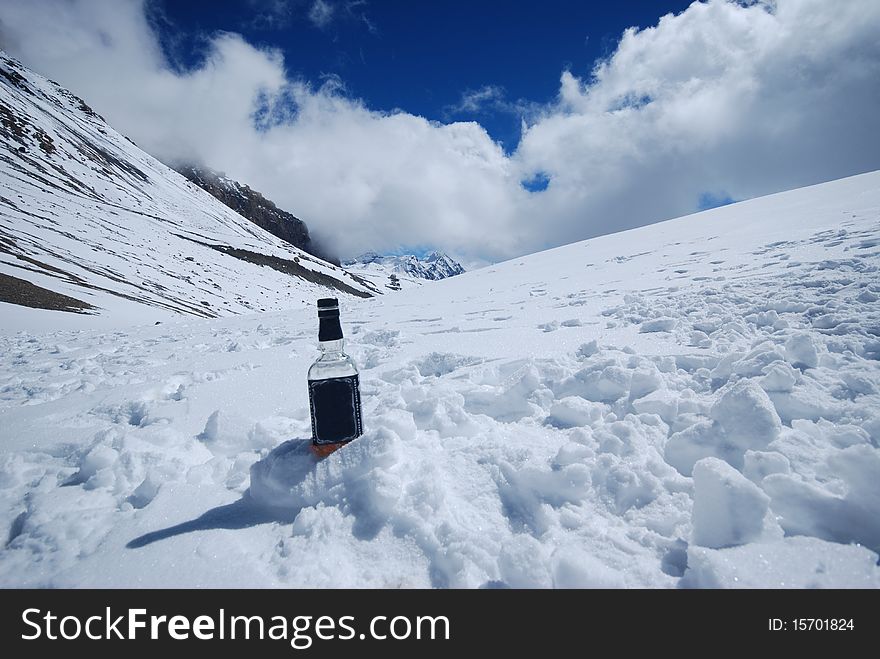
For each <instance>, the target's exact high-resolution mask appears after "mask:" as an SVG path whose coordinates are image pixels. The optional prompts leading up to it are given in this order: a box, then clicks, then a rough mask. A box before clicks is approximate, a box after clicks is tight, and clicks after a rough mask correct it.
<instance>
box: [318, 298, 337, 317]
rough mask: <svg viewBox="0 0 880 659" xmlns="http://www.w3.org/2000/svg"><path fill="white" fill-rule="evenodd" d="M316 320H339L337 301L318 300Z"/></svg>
mask: <svg viewBox="0 0 880 659" xmlns="http://www.w3.org/2000/svg"><path fill="white" fill-rule="evenodd" d="M318 318H339V300H337V299H336V298H335V297H323V298H321V299H320V300H318Z"/></svg>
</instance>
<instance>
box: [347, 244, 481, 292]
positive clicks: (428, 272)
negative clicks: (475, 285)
mask: <svg viewBox="0 0 880 659" xmlns="http://www.w3.org/2000/svg"><path fill="white" fill-rule="evenodd" d="M343 265H344V266H345V267H346V269H348V270H350V271H351V272H355V273H357V274H358V276H360V277H363V278H364V279H365V280H367V281H371V282H373V284H374V285H376V286H382V285H384V286H385V288H389V289H391V290H401V289H403V288H409V287H411V286H420V285H422V284H423V283H424V280H429V281H437V280H440V279H446V278H448V277H454V276H455V275H460V274H462V273H463V272H464V271H465V270H464V268H463V267H462V266H461V264H460V263H458V262H457V261H455V260H454V259H452V258H451V257H450V256H449V255H447V254H444V253H443V252H436V251H435V252H431V253H430V254H427V255H426V256H423V257H422V258H419V257H417V256H414V255H413V254H404V255H402V256H381V255H379V254H377V253H376V252H366V253H364V254H361V255H360V256H358V257H357V258H354V259H350V260H348V261H345V263H344V264H343Z"/></svg>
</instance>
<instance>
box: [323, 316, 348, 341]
mask: <svg viewBox="0 0 880 659" xmlns="http://www.w3.org/2000/svg"><path fill="white" fill-rule="evenodd" d="M318 341H320V342H321V343H333V342H335V341H342V326H341V325H340V324H339V313H338V312H337V313H336V314H334V315H329V314H328V315H327V316H322V317H319V320H318Z"/></svg>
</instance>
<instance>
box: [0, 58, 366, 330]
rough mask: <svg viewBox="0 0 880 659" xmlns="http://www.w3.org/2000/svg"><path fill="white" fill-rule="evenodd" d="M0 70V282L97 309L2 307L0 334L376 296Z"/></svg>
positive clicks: (39, 83)
mask: <svg viewBox="0 0 880 659" xmlns="http://www.w3.org/2000/svg"><path fill="white" fill-rule="evenodd" d="M0 70H2V72H3V74H4V75H2V76H0V113H2V115H3V122H0V190H2V192H0V275H8V276H12V277H16V278H19V279H24V280H26V281H29V282H30V283H32V284H35V285H37V286H39V287H41V288H44V289H48V290H50V291H54V292H58V293H61V294H64V295H66V296H68V297H73V298H74V299H76V300H80V301H81V302H85V303H87V304H89V305H92V306H93V307H96V309H93V310H90V311H89V312H88V315H86V314H77V313H70V312H64V311H48V310H44V309H36V308H33V309H32V308H27V307H16V306H13V305H11V304H7V303H6V302H0V313H2V314H3V318H4V322H3V326H4V327H5V328H7V329H12V328H15V329H30V328H33V327H44V328H59V327H67V328H71V329H80V328H95V327H105V328H114V327H119V326H120V325H121V324H129V325H143V324H147V323H154V322H157V321H158V322H167V321H169V320H171V319H173V318H175V317H177V316H178V315H179V314H187V315H192V316H195V317H202V318H205V317H208V318H210V317H218V316H229V315H235V314H242V313H254V312H258V311H261V310H263V311H267V310H281V309H290V308H304V307H310V306H311V305H313V304H314V301H315V300H316V299H317V298H320V297H325V296H327V295H333V296H338V295H344V296H347V295H349V294H358V293H359V294H362V295H370V294H374V293H381V292H382V291H377V290H375V289H374V288H373V287H372V286H370V285H369V284H368V283H365V282H362V281H359V280H358V279H356V278H355V277H353V276H352V275H351V274H350V273H347V272H345V271H344V270H343V269H341V268H337V267H336V266H333V265H331V264H329V263H326V262H324V261H321V260H320V259H317V258H315V257H313V256H311V255H310V254H307V253H305V252H303V251H302V250H300V249H297V248H295V247H293V246H292V245H290V244H288V243H286V242H284V241H283V240H281V239H279V238H276V237H275V236H273V235H272V234H270V233H268V232H266V231H263V230H262V229H260V228H259V227H257V226H256V225H255V224H253V223H251V222H250V221H248V220H246V219H245V218H243V217H242V216H240V215H238V214H237V213H235V212H234V211H232V210H230V209H229V208H227V207H226V206H224V205H223V204H222V203H221V202H219V201H217V200H216V199H214V198H213V197H212V196H211V195H210V194H208V193H207V192H205V191H204V190H202V189H200V188H198V187H197V186H195V185H194V184H192V183H190V182H189V181H187V180H186V179H185V178H184V177H183V176H181V175H180V174H178V173H177V172H175V171H173V170H171V169H169V168H168V167H166V166H165V165H163V164H162V163H160V162H159V161H158V160H156V159H155V158H153V157H152V156H150V155H148V154H146V153H144V152H143V151H141V150H140V149H139V148H138V147H137V146H135V145H134V143H132V142H130V141H129V140H128V139H127V138H125V137H124V136H123V135H121V134H119V133H117V132H116V131H115V130H114V129H113V128H112V127H110V126H109V125H107V124H106V123H105V121H104V120H103V119H102V118H101V117H99V116H98V115H96V114H94V113H93V112H92V111H90V110H87V109H86V108H85V106H84V105H83V102H82V101H81V100H80V99H79V98H77V97H76V96H74V95H73V94H71V93H70V92H69V91H67V90H65V89H63V88H61V87H59V86H58V85H57V84H55V83H53V82H50V81H49V80H47V79H46V78H44V77H42V76H40V75H37V74H36V73H34V72H32V71H28V70H27V69H26V68H25V67H23V66H21V65H20V64H18V63H17V62H16V61H15V60H13V59H11V58H8V57H6V56H5V55H4V53H3V52H2V51H0ZM14 79H19V82H18V83H17V84H13V83H12V82H11V80H14ZM7 124H8V126H7ZM234 250H237V251H234ZM245 252H247V253H249V254H250V256H248V257H247V258H245V257H244V256H243V253H245ZM235 254H238V255H239V256H235ZM255 256H256V257H260V258H262V259H263V260H264V261H266V260H269V261H271V262H272V263H275V264H276V265H279V264H282V263H283V264H286V266H287V267H288V268H289V269H293V270H296V271H297V272H298V274H296V275H291V274H288V273H287V272H282V271H279V270H278V269H274V268H273V267H270V266H269V265H265V264H264V265H260V264H259V263H258V262H254V257H255ZM272 259H274V261H273V260H272ZM321 282H323V284H322V283H321ZM340 288H342V289H344V290H340ZM352 291H354V293H352ZM92 315H97V316H98V317H97V318H93V317H92ZM122 319H125V320H124V321H123V320H122Z"/></svg>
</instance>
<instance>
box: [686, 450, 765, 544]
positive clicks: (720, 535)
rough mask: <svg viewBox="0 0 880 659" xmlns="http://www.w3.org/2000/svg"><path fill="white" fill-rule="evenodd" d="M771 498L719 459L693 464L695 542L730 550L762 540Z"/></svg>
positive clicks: (704, 460) (707, 459) (706, 459)
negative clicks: (731, 547) (730, 547)
mask: <svg viewBox="0 0 880 659" xmlns="http://www.w3.org/2000/svg"><path fill="white" fill-rule="evenodd" d="M769 502H770V498H769V497H768V496H767V495H766V494H764V493H763V492H762V491H761V490H760V489H759V488H758V487H757V486H756V485H755V484H754V483H752V482H751V481H750V480H748V479H747V478H746V477H745V476H743V475H742V474H741V473H739V472H738V471H737V470H736V469H734V468H733V467H731V466H730V465H729V464H727V463H726V462H724V461H723V460H719V459H718V458H703V459H702V460H700V461H699V462H697V463H696V464H695V465H694V510H693V524H694V535H693V538H694V542H695V543H696V544H698V545H702V546H703V547H713V548H718V547H729V546H733V545H742V544H745V543H747V542H753V541H755V540H757V539H759V538H760V537H761V534H762V531H763V529H764V516H765V515H766V514H767V505H768V504H769Z"/></svg>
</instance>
